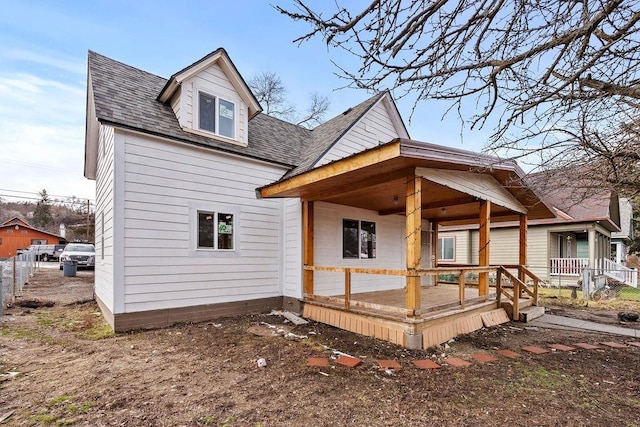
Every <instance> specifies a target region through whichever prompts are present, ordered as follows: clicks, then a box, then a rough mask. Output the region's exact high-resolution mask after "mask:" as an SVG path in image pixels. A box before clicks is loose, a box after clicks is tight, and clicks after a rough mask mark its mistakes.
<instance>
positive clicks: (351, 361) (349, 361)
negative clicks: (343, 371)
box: [336, 356, 362, 368]
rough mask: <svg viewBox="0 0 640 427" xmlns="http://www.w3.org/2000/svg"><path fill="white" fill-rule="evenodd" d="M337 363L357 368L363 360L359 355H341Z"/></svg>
mask: <svg viewBox="0 0 640 427" xmlns="http://www.w3.org/2000/svg"><path fill="white" fill-rule="evenodd" d="M336 363H337V364H339V365H342V366H347V367H349V368H356V367H358V366H360V364H361V363H362V360H360V359H358V358H357V357H351V356H340V357H338V358H337V359H336Z"/></svg>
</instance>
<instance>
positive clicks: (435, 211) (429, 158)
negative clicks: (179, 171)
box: [257, 138, 555, 223]
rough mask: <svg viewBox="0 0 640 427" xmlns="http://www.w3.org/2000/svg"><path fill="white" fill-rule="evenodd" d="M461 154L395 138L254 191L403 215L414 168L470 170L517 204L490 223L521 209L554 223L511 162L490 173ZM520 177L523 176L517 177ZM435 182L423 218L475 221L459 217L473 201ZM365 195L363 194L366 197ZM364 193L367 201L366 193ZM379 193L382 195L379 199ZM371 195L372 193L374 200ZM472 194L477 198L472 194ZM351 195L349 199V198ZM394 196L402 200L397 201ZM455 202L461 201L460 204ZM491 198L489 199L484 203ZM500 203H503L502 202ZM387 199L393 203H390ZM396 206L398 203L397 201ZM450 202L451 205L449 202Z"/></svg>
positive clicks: (494, 163) (474, 205)
mask: <svg viewBox="0 0 640 427" xmlns="http://www.w3.org/2000/svg"><path fill="white" fill-rule="evenodd" d="M480 157H481V160H485V161H480V160H479V159H478V156H477V155H475V153H470V152H465V151H461V150H456V149H449V148H448V147H441V146H435V145H433V144H426V143H421V142H419V141H413V140H406V139H400V138H398V139H395V140H393V141H391V142H389V143H387V144H383V145H380V146H378V147H374V148H371V149H369V150H365V151H362V152H359V153H356V154H354V155H352V156H349V157H346V158H344V159H340V160H336V161H334V162H331V163H328V164H325V165H322V166H319V167H317V168H314V169H311V170H309V171H307V172H304V173H301V174H298V175H295V176H292V177H289V178H285V179H282V180H280V181H277V182H274V183H273V184H270V185H267V186H264V187H261V188H258V189H257V194H258V196H259V197H260V198H274V197H275V198H277V197H299V198H301V199H303V200H317V201H328V202H331V203H337V204H345V205H350V206H355V207H360V208H364V209H371V210H376V211H378V212H379V213H380V214H384V215H391V214H404V207H403V204H404V194H405V183H406V180H407V177H416V176H419V175H420V174H419V173H418V172H419V171H420V170H421V169H420V168H431V169H442V170H449V171H453V172H455V171H466V172H469V171H473V172H475V173H482V174H487V175H491V176H492V177H493V178H494V179H495V180H496V181H497V182H498V183H499V185H500V186H502V187H503V188H504V189H506V190H508V191H509V193H511V194H510V196H512V197H513V199H515V200H517V201H518V203H517V204H516V203H510V204H507V205H506V206H503V208H504V209H503V211H502V212H499V211H496V213H495V214H496V218H498V219H499V220H505V221H506V220H509V219H512V218H513V216H514V215H515V216H516V217H517V215H519V214H521V213H523V210H524V209H521V208H519V207H518V208H517V209H515V210H514V209H513V206H520V205H521V206H523V207H526V208H527V212H529V215H531V217H532V218H554V217H555V215H554V213H553V211H552V210H551V209H550V208H548V207H547V206H546V204H544V203H543V202H541V201H540V199H539V198H538V197H537V196H536V195H535V193H533V192H532V191H531V190H530V189H529V188H528V187H526V185H525V184H524V183H523V181H522V179H521V175H520V174H521V173H522V172H521V170H520V169H519V168H518V167H517V165H516V164H515V162H513V161H507V162H505V163H504V164H503V163H500V162H499V161H497V160H496V159H495V158H490V159H491V160H492V162H491V168H488V167H486V164H487V163H486V160H487V159H489V157H488V156H480ZM522 175H524V174H523V173H522ZM440 184H441V183H437V182H435V181H434V184H432V185H433V186H434V187H433V189H434V190H436V191H444V192H445V193H447V194H438V195H437V198H439V199H437V201H436V198H434V197H433V196H434V194H435V193H434V194H431V195H430V196H429V197H430V198H431V201H430V202H429V203H427V205H429V206H425V208H424V209H423V214H424V215H425V217H426V216H430V218H432V219H433V220H437V221H439V222H440V221H454V220H455V221H463V222H469V223H471V222H473V221H477V217H476V216H473V215H469V212H466V214H465V212H464V211H465V208H469V209H475V210H477V209H478V206H479V204H478V203H477V202H478V199H477V197H474V194H471V193H469V192H463V191H460V189H455V188H450V189H446V191H445V190H444V189H443V187H442V185H440ZM367 191H369V193H367ZM365 193H366V194H369V196H368V197H367V196H366V194H365ZM383 193H384V194H383ZM371 194H376V197H375V198H372V197H371ZM476 195H477V194H476ZM351 196H353V197H351ZM399 196H402V198H400V197H399ZM460 197H464V200H462V201H460V200H459V199H460ZM489 199H491V198H489ZM504 199H505V198H503V200H504ZM392 200H393V201H394V203H393V204H391V202H392ZM400 201H401V202H402V203H398V202H400ZM447 201H451V203H453V205H455V206H456V207H457V209H456V211H452V212H448V213H445V212H444V211H445V210H444V209H443V210H442V214H440V209H439V208H443V207H445V206H452V205H447ZM454 201H455V203H454Z"/></svg>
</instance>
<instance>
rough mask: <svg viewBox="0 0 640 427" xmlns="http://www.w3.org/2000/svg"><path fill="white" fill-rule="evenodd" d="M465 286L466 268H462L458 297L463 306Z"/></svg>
mask: <svg viewBox="0 0 640 427" xmlns="http://www.w3.org/2000/svg"><path fill="white" fill-rule="evenodd" d="M464 286H465V277H464V270H460V273H459V275H458V299H459V300H460V307H461V308H464Z"/></svg>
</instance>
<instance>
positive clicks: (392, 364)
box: [378, 360, 402, 370]
mask: <svg viewBox="0 0 640 427" xmlns="http://www.w3.org/2000/svg"><path fill="white" fill-rule="evenodd" d="M378 365H379V366H380V369H395V370H399V369H402V365H401V364H399V363H398V362H396V361H395V360H378Z"/></svg>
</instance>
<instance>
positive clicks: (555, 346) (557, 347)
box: [549, 344, 576, 351]
mask: <svg viewBox="0 0 640 427" xmlns="http://www.w3.org/2000/svg"><path fill="white" fill-rule="evenodd" d="M549 347H551V348H553V349H555V350H558V351H576V348H575V347H570V346H568V345H564V344H549Z"/></svg>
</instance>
